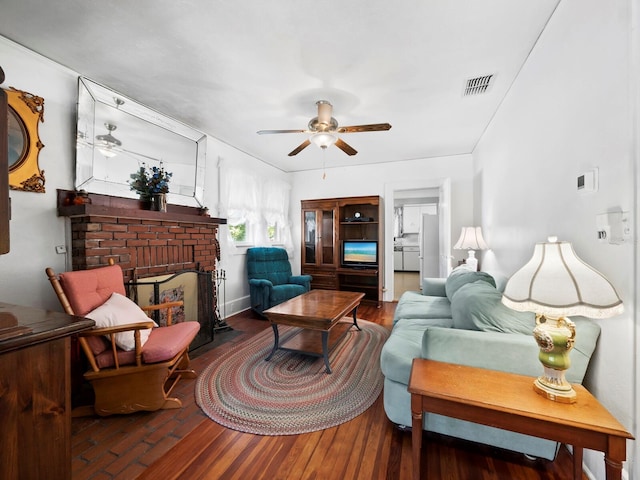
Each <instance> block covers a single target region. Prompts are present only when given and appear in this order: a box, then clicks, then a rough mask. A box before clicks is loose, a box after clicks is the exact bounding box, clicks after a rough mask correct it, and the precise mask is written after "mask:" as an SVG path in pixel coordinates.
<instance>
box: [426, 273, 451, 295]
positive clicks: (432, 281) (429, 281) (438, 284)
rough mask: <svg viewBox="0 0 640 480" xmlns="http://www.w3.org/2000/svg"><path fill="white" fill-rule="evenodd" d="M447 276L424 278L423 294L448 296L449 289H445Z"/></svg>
mask: <svg viewBox="0 0 640 480" xmlns="http://www.w3.org/2000/svg"><path fill="white" fill-rule="evenodd" d="M446 281H447V279H446V278H429V277H425V278H423V279H422V295H428V296H431V297H446V296H447V291H446V290H445V283H446Z"/></svg>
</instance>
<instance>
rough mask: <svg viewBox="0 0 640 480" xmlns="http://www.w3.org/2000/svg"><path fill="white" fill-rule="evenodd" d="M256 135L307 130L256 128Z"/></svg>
mask: <svg viewBox="0 0 640 480" xmlns="http://www.w3.org/2000/svg"><path fill="white" fill-rule="evenodd" d="M257 133H258V135H265V134H270V133H309V132H308V131H307V130H258V132H257Z"/></svg>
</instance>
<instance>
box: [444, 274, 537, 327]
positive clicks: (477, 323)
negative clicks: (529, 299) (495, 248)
mask: <svg viewBox="0 0 640 480" xmlns="http://www.w3.org/2000/svg"><path fill="white" fill-rule="evenodd" d="M451 316H452V318H453V326H454V328H459V329H463V330H482V331H485V332H503V333H520V334H524V335H531V334H532V331H533V329H534V327H535V326H536V321H535V314H534V313H532V312H517V311H515V310H512V309H510V308H509V307H507V306H506V305H504V304H503V303H502V293H500V292H499V291H498V290H496V289H495V288H494V287H493V286H491V285H490V284H488V283H487V282H484V281H476V282H474V283H467V284H466V285H463V286H461V287H460V289H459V290H458V291H457V292H456V294H455V296H454V297H453V301H452V302H451Z"/></svg>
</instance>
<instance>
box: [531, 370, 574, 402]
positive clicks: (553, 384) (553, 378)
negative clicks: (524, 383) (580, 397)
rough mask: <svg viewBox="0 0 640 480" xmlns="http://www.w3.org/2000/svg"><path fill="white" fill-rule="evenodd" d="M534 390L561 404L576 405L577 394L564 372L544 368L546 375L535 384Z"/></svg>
mask: <svg viewBox="0 0 640 480" xmlns="http://www.w3.org/2000/svg"><path fill="white" fill-rule="evenodd" d="M533 389H534V390H535V391H536V393H538V394H540V395H542V396H543V397H546V398H548V399H549V400H553V401H554V402H560V403H575V401H576V392H575V390H574V389H573V387H572V386H571V384H570V383H569V382H567V381H566V380H565V378H564V370H554V369H552V368H549V367H547V366H545V367H544V375H541V376H539V377H538V378H536V380H535V381H534V382H533Z"/></svg>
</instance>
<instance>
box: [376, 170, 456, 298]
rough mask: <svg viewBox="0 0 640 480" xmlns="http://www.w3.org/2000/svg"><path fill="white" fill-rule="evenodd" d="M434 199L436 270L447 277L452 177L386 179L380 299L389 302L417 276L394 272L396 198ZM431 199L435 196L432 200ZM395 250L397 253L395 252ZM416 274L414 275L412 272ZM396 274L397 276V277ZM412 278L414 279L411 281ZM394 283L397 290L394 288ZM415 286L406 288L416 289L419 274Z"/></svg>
mask: <svg viewBox="0 0 640 480" xmlns="http://www.w3.org/2000/svg"><path fill="white" fill-rule="evenodd" d="M424 198H429V199H435V201H437V206H438V258H437V263H438V268H437V273H438V275H436V276H440V277H446V276H447V275H448V274H449V271H450V269H451V255H450V252H451V209H450V205H451V180H450V179H449V178H441V179H429V180H415V181H414V180H411V181H406V182H396V183H389V184H386V185H385V199H386V201H385V218H386V219H388V220H387V221H386V222H385V252H384V254H385V258H384V266H385V291H384V296H383V300H384V301H387V302H390V301H393V300H394V299H397V297H396V295H397V294H399V293H401V292H402V291H404V290H403V289H404V288H405V285H407V284H408V285H413V283H416V279H413V280H411V279H409V280H407V281H405V279H404V278H403V279H400V278H399V277H397V276H396V275H395V274H396V272H395V268H394V256H395V257H396V258H397V252H394V245H395V244H396V242H395V240H396V237H397V234H398V229H397V226H398V224H397V222H396V221H395V220H396V213H397V211H396V210H395V207H396V200H399V201H402V200H403V199H404V200H405V201H407V202H409V201H413V202H414V203H415V202H416V201H420V200H408V199H424ZM431 201H432V202H433V201H434V200H431ZM394 253H396V255H394ZM414 276H415V275H414ZM429 276H433V275H429ZM396 278H397V280H396ZM412 282H413V283H412ZM396 283H398V284H399V285H398V287H399V288H398V290H397V291H396ZM417 283H418V287H416V288H409V289H419V288H420V287H419V286H420V283H421V281H420V274H418V279H417Z"/></svg>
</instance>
